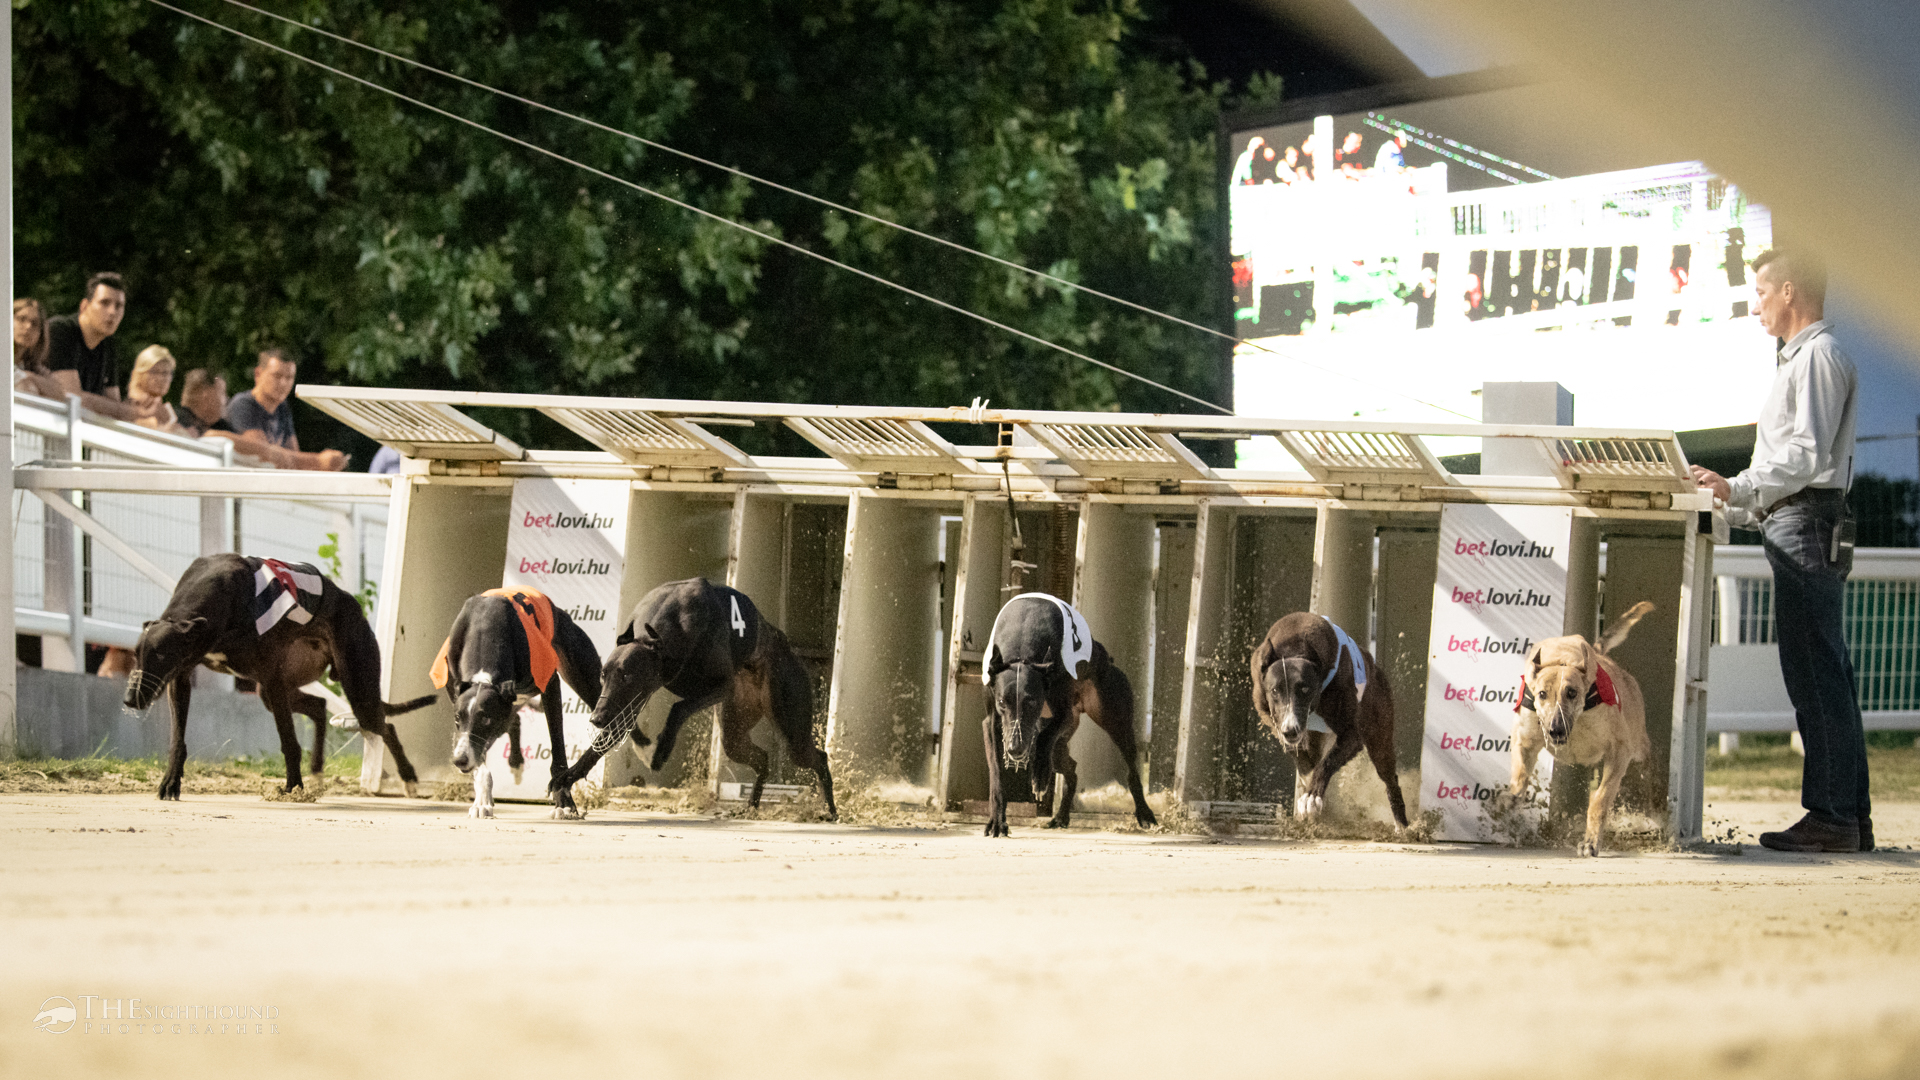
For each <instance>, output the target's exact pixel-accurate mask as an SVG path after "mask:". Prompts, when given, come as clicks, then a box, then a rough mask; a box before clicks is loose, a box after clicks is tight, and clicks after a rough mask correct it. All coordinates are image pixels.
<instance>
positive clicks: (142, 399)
mask: <svg viewBox="0 0 1920 1080" xmlns="http://www.w3.org/2000/svg"><path fill="white" fill-rule="evenodd" d="M175 367H176V364H175V363H174V359H173V353H172V352H170V351H169V350H168V349H167V347H166V346H165V345H149V346H147V347H146V348H144V349H141V350H140V355H138V356H136V357H134V358H133V374H131V375H129V376H127V400H128V401H131V402H134V403H135V404H141V405H144V404H146V403H148V402H152V403H153V404H154V405H155V406H156V408H155V411H154V413H153V415H152V416H143V417H141V418H140V419H138V420H136V421H134V423H136V424H139V425H140V426H141V427H150V428H156V429H158V430H160V431H170V432H173V433H174V434H177V435H195V436H197V435H198V434H199V433H198V432H195V431H189V430H188V429H187V428H185V427H183V426H182V425H181V424H180V420H179V416H178V414H176V413H175V412H174V411H173V406H171V405H169V404H167V403H166V400H165V399H166V396H167V391H169V390H172V389H173V372H174V369H175Z"/></svg>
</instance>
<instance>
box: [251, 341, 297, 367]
mask: <svg viewBox="0 0 1920 1080" xmlns="http://www.w3.org/2000/svg"><path fill="white" fill-rule="evenodd" d="M275 360H278V361H279V362H281V363H283V364H291V363H293V357H291V356H288V355H287V350H285V349H283V348H281V347H280V346H278V345H274V346H271V347H269V348H265V349H261V350H260V364H266V363H270V362H272V361H275ZM256 366H258V365H256Z"/></svg>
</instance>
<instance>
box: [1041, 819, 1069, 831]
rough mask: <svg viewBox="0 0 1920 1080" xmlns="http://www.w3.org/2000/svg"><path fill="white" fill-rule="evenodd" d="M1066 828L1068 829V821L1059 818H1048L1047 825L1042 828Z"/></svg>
mask: <svg viewBox="0 0 1920 1080" xmlns="http://www.w3.org/2000/svg"><path fill="white" fill-rule="evenodd" d="M1066 827H1067V821H1066V819H1064V818H1057V817H1056V818H1048V819H1047V823H1046V825H1044V826H1042V828H1047V829H1064V828H1066Z"/></svg>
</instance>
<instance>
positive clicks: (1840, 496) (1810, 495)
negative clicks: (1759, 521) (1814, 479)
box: [1760, 487, 1847, 518]
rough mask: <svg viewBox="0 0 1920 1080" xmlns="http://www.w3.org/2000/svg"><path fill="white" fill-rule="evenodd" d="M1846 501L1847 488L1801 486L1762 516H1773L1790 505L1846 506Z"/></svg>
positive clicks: (1767, 509) (1763, 512)
mask: <svg viewBox="0 0 1920 1080" xmlns="http://www.w3.org/2000/svg"><path fill="white" fill-rule="evenodd" d="M1846 501H1847V490H1846V489H1845V488H1830V487H1810V488H1801V489H1800V490H1799V491H1796V492H1794V493H1793V494H1791V495H1789V496H1787V497H1786V498H1784V499H1781V500H1780V501H1778V502H1776V503H1774V504H1773V505H1772V506H1769V507H1767V508H1766V510H1764V511H1762V512H1761V514H1760V516H1761V517H1763V518H1764V517H1771V516H1772V515H1774V514H1776V513H1779V512H1780V511H1781V510H1784V509H1786V508H1787V507H1789V506H1810V505H1811V506H1844V505H1846Z"/></svg>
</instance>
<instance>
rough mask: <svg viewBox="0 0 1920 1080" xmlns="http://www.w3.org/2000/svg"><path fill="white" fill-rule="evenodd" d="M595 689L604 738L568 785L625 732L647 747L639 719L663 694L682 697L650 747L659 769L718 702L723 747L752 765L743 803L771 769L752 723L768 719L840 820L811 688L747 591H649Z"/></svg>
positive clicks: (830, 814)
mask: <svg viewBox="0 0 1920 1080" xmlns="http://www.w3.org/2000/svg"><path fill="white" fill-rule="evenodd" d="M600 684H601V691H600V703H599V705H598V706H596V707H595V708H594V710H593V726H594V727H596V728H599V729H600V734H599V735H598V736H596V737H595V738H594V740H593V745H592V746H591V747H589V748H588V749H587V750H586V751H585V752H584V753H582V754H581V755H580V760H579V761H577V762H575V763H574V766H573V768H572V769H571V770H570V771H569V772H568V774H567V782H568V783H569V784H571V783H572V782H574V781H577V780H579V779H580V778H581V777H583V776H585V775H586V774H587V770H589V769H591V768H593V763H594V762H596V761H598V760H600V757H601V755H603V754H605V753H606V752H607V751H608V750H611V749H612V748H613V747H614V746H615V745H616V744H618V742H619V740H620V736H622V735H623V734H626V733H627V732H629V731H631V732H632V734H633V742H634V745H635V746H646V745H647V743H648V739H647V737H646V736H645V735H644V734H642V733H641V732H640V729H639V728H638V727H636V726H635V721H636V720H637V719H638V718H639V715H640V710H641V709H642V708H643V707H645V705H646V704H647V699H649V698H651V697H652V696H653V693H654V691H656V690H659V689H661V688H662V687H665V688H666V689H667V690H668V691H669V692H670V693H672V694H673V695H675V696H676V697H678V698H679V699H680V700H679V701H676V702H674V703H673V708H672V709H670V710H669V711H668V712H667V722H666V723H665V724H664V725H662V726H661V728H660V741H659V743H658V744H657V745H655V746H654V748H653V768H654V770H655V771H658V770H660V769H662V768H664V767H665V766H666V764H667V758H668V757H669V756H671V755H672V753H673V744H674V740H675V739H677V738H678V737H679V735H680V728H681V726H682V725H684V724H685V723H686V722H687V718H688V717H690V716H692V715H693V714H695V713H697V712H699V711H700V710H702V709H705V708H707V707H708V706H710V705H714V704H716V703H718V704H719V705H720V747H721V749H723V750H725V751H726V752H727V756H728V757H729V758H731V759H733V760H734V761H737V762H740V763H741V764H743V765H748V766H751V767H752V768H753V773H754V778H753V794H752V796H751V797H750V798H749V799H748V800H747V803H748V805H749V806H755V807H757V806H759V805H760V792H761V789H762V788H764V787H765V786H766V782H767V773H768V771H769V768H770V762H769V760H768V758H767V752H766V751H765V750H763V749H761V748H760V746H759V745H758V744H756V743H755V742H754V741H753V739H752V737H751V735H752V732H753V726H754V725H755V724H757V723H759V722H760V721H761V720H765V719H771V720H772V721H773V723H774V726H775V727H777V728H779V729H780V735H781V737H782V738H783V739H785V740H786V743H787V749H788V750H789V751H791V752H792V754H793V760H794V763H795V764H797V765H799V766H800V767H801V768H805V769H812V770H813V772H814V775H815V776H818V777H819V778H820V796H821V798H823V799H825V800H826V804H827V820H829V821H832V820H835V819H836V818H838V817H839V811H838V809H836V808H835V806H834V802H833V775H832V774H831V773H830V772H829V771H828V769H827V755H826V753H825V752H824V751H822V750H820V749H819V748H818V747H816V746H815V745H814V741H813V682H812V680H811V679H809V678H808V677H807V669H806V668H805V667H802V666H801V664H800V659H799V657H796V656H795V655H793V649H792V647H790V646H789V645H788V644H787V635H785V634H783V633H781V632H780V628H779V627H776V626H774V625H773V624H772V623H769V622H767V621H766V620H765V619H763V618H761V617H760V609H758V608H756V607H755V606H754V604H753V601H752V600H749V599H748V598H747V594H745V593H743V592H738V591H736V590H734V589H729V588H727V587H725V586H723V585H715V584H712V583H711V582H709V581H707V580H706V579H704V578H689V579H688V580H686V581H675V582H671V583H669V584H666V585H662V586H660V587H659V588H657V589H655V590H653V591H652V592H650V593H648V594H647V595H646V596H645V597H643V598H641V600H640V603H639V604H637V605H635V606H634V609H633V617H632V618H631V619H629V620H628V622H627V626H626V629H624V630H622V631H621V632H620V637H619V640H618V643H617V644H616V645H615V646H614V648H613V651H612V652H610V653H608V654H607V662H606V664H605V665H603V666H602V668H601V671H600Z"/></svg>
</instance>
